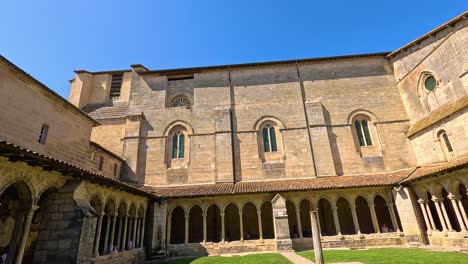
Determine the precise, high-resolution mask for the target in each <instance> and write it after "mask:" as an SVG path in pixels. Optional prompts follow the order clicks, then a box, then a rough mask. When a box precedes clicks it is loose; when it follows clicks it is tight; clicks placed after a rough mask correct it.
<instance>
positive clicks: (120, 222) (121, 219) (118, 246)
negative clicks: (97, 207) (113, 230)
mask: <svg viewBox="0 0 468 264" xmlns="http://www.w3.org/2000/svg"><path fill="white" fill-rule="evenodd" d="M119 218H120V221H119V233H118V234H117V245H116V246H117V250H118V251H121V247H120V245H121V239H122V227H123V217H122V216H120V217H119Z"/></svg>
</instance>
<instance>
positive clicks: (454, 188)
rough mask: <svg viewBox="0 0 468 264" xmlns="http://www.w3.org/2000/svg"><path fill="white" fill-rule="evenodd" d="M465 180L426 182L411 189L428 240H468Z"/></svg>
mask: <svg viewBox="0 0 468 264" xmlns="http://www.w3.org/2000/svg"><path fill="white" fill-rule="evenodd" d="M467 186H468V184H467V182H466V177H462V176H461V175H452V176H451V177H447V178H443V179H437V178H435V179H428V180H423V181H421V182H418V183H415V184H414V185H413V186H412V187H413V189H414V190H415V192H416V194H417V196H418V203H419V206H420V208H419V211H420V212H421V215H422V216H423V218H424V223H423V224H424V228H425V231H426V234H427V235H428V237H429V240H430V239H431V237H440V236H443V237H465V238H466V237H468V218H467V213H468V195H467V193H468V190H467Z"/></svg>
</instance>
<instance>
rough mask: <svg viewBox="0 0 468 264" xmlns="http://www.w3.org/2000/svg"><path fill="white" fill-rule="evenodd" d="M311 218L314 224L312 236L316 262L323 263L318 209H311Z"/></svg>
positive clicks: (317, 263)
mask: <svg viewBox="0 0 468 264" xmlns="http://www.w3.org/2000/svg"><path fill="white" fill-rule="evenodd" d="M310 220H311V224H312V238H313V244H314V253H315V254H314V255H315V263H316V264H323V263H324V262H323V255H322V242H321V236H320V231H319V221H318V213H317V211H310Z"/></svg>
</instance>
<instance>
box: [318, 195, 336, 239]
mask: <svg viewBox="0 0 468 264" xmlns="http://www.w3.org/2000/svg"><path fill="white" fill-rule="evenodd" d="M332 204H333V203H332V202H330V200H329V199H328V198H327V197H321V198H319V199H318V202H317V210H318V215H319V222H320V230H321V231H322V232H321V233H322V236H334V235H336V234H337V232H336V228H335V220H334V218H333V208H332Z"/></svg>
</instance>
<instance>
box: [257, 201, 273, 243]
mask: <svg viewBox="0 0 468 264" xmlns="http://www.w3.org/2000/svg"><path fill="white" fill-rule="evenodd" d="M260 208H261V209H260V210H261V211H262V213H261V216H262V217H261V218H262V221H261V223H262V231H263V238H265V239H273V238H275V229H274V226H273V205H272V204H271V201H265V202H263V203H262V205H261V206H260Z"/></svg>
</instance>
